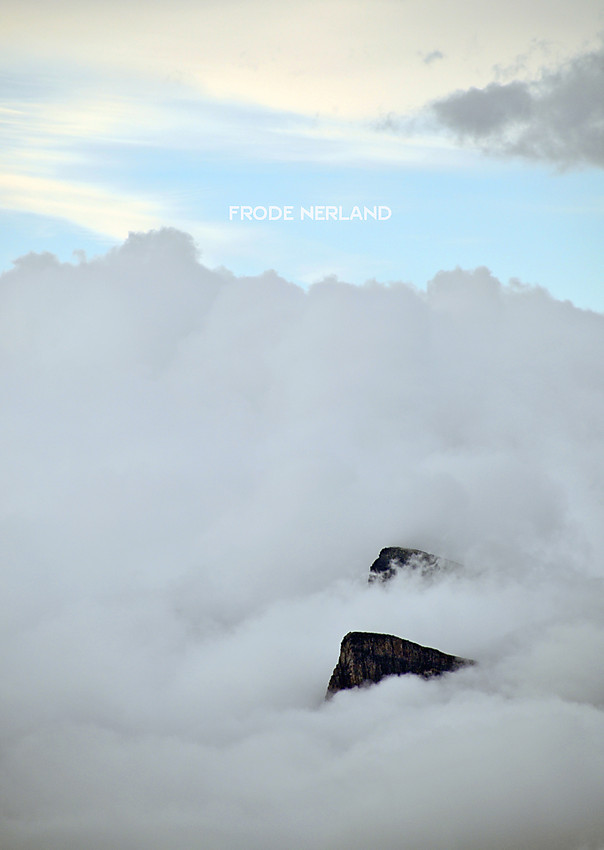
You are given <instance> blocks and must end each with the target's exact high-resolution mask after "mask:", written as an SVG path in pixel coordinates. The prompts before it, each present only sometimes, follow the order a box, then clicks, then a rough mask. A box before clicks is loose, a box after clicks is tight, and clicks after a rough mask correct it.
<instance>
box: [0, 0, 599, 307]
mask: <svg viewBox="0 0 604 850" xmlns="http://www.w3.org/2000/svg"><path fill="white" fill-rule="evenodd" d="M0 14H1V16H2V17H1V22H2V27H1V34H0V44H1V46H2V53H1V55H2V59H1V60H0V104H1V106H0V108H1V109H2V115H1V117H2V125H1V126H2V131H1V132H2V142H1V150H2V158H1V161H0V217H1V225H2V226H1V230H0V232H1V234H2V237H1V239H0V268H1V269H9V268H11V265H12V262H13V260H15V259H16V258H17V257H18V256H20V255H21V254H25V253H27V252H29V251H32V250H33V251H50V252H52V253H55V254H56V255H58V256H59V257H60V258H61V259H63V260H70V259H72V257H73V252H74V251H82V250H83V251H86V252H87V254H88V255H92V256H94V255H97V254H99V253H102V252H103V251H104V250H106V249H107V248H108V247H112V246H115V245H117V244H119V243H120V242H121V241H123V240H124V239H125V238H127V236H128V233H129V232H131V231H132V232H145V231H148V230H150V229H153V228H158V227H166V226H167V227H176V228H178V229H181V230H184V231H185V232H187V233H191V234H192V235H193V236H194V238H195V239H196V241H197V243H198V245H199V247H200V249H201V251H202V255H203V258H204V262H206V264H207V265H208V266H210V267H214V268H215V267H218V266H221V265H224V266H226V267H228V268H230V269H232V270H233V271H234V272H235V273H237V274H260V273H262V272H263V271H265V270H267V269H268V268H273V269H275V270H276V271H277V272H278V273H279V274H282V275H284V276H285V277H287V278H288V279H289V280H292V281H294V282H296V283H299V284H302V285H305V286H308V285H310V284H312V283H314V282H316V281H317V280H321V279H322V278H324V277H325V276H328V275H337V276H338V277H339V278H340V279H343V280H345V281H348V282H351V283H356V284H360V283H364V282H365V281H366V280H370V279H377V280H379V281H383V282H387V281H400V280H403V281H406V282H410V283H412V284H413V285H415V286H419V287H425V285H426V283H427V281H428V280H430V279H431V278H432V277H433V276H434V274H436V272H438V271H439V270H441V269H453V268H455V267H457V266H460V267H461V268H468V269H472V268H477V267H479V266H482V265H485V266H487V267H488V268H490V269H491V270H492V271H493V273H494V274H496V275H497V276H499V277H500V278H501V279H503V280H505V281H507V280H510V279H511V278H518V279H520V280H522V281H523V282H525V283H529V284H532V285H539V286H544V287H546V288H547V289H548V290H549V291H550V292H552V294H554V295H555V297H557V298H561V299H563V300H564V299H569V300H571V301H572V302H573V303H575V304H576V305H577V306H580V307H582V308H586V309H595V310H598V311H602V310H603V309H604V296H603V281H602V274H601V265H602V253H601V246H600V242H601V238H600V234H601V230H602V214H603V211H604V210H603V201H602V198H603V194H604V193H603V183H602V180H603V177H602V162H603V156H602V149H603V144H602V121H603V120H604V119H603V116H602V91H603V83H602V78H603V76H604V71H603V68H602V62H603V60H602V55H603V53H602V51H603V49H604V48H603V42H602V37H603V36H602V34H603V33H604V4H603V3H602V2H598V0H579V1H578V2H573V3H570V2H569V0H557V1H556V2H551V0H547V2H546V0H539V2H533V3H531V4H530V8H527V6H526V4H525V3H520V2H517V0H516V2H507V3H504V2H498V1H497V0H496V1H495V2H490V3H484V2H478V1H477V0H472V2H464V3H463V4H452V3H450V2H445V0H428V2H421V3H420V2H413V0H405V1H404V0H377V2H376V0H371V2H369V0H355V2H347V3H343V2H341V0H328V2H320V3H319V2H315V0H302V2H298V1H297V2H294V3H291V4H288V7H287V11H286V10H285V9H284V8H283V7H282V6H281V4H277V3H275V2H272V0H270V2H266V0H252V2H250V0H246V1H245V2H242V0H228V2H226V3H220V4H218V3H213V2H204V3H199V2H195V3H193V2H189V0H176V2H175V3H171V4H169V5H168V4H166V3H163V2H151V3H149V2H147V3H144V4H142V3H140V2H139V0H126V2H119V3H117V2H99V3H87V2H82V0H64V2H61V3H58V4H57V3H55V4H53V5H52V8H51V7H50V6H49V4H47V3H42V2H37V1H36V0H25V2H18V3H17V2H13V0H5V2H4V3H3V4H2V12H1V13H0ZM519 20H521V21H522V26H519V23H518V22H519ZM485 116H486V118H485ZM485 121H486V123H485ZM243 204H246V205H248V204H251V205H253V206H264V207H267V206H269V205H293V206H294V207H295V209H296V213H297V212H298V210H299V207H300V206H301V205H315V204H317V205H337V206H339V205H343V206H344V214H346V210H347V209H350V208H351V207H353V206H354V205H357V204H360V205H370V206H373V205H379V204H382V205H387V206H389V207H390V209H391V210H392V215H391V218H390V219H389V220H388V222H386V221H382V222H374V221H368V222H367V221H363V222H359V221H352V222H343V221H342V222H340V221H338V222H334V221H327V222H314V221H313V222H310V221H308V220H306V221H304V222H302V221H300V220H299V216H297V215H296V218H295V220H294V221H292V222H284V221H281V222H277V221H274V222H269V221H264V222H259V221H245V222H239V221H236V220H235V221H231V220H229V207H230V206H231V205H243Z"/></svg>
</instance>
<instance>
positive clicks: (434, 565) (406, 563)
mask: <svg viewBox="0 0 604 850" xmlns="http://www.w3.org/2000/svg"><path fill="white" fill-rule="evenodd" d="M459 566H460V565H459V564H457V563H455V561H448V560H447V559H446V558H439V557H438V556H437V555H431V554H430V553H429V552H422V550H421V549H404V548H403V547H402V546H388V547H387V548H386V549H382V551H381V552H380V554H379V557H378V558H376V560H375V561H374V562H373V564H372V565H371V567H370V569H369V581H370V582H373V581H387V580H388V579H390V578H392V576H394V575H396V573H397V572H398V571H399V570H402V569H406V570H417V571H418V572H419V573H420V574H421V575H422V576H431V575H434V574H436V573H439V572H444V571H447V572H448V571H450V570H452V569H455V568H456V567H459Z"/></svg>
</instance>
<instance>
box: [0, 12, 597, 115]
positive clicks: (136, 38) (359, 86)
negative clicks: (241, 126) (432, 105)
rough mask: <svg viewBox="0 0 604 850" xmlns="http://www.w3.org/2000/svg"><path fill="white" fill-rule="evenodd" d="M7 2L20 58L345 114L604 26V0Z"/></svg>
mask: <svg viewBox="0 0 604 850" xmlns="http://www.w3.org/2000/svg"><path fill="white" fill-rule="evenodd" d="M3 6H4V20H3V25H2V32H1V34H0V43H2V42H4V46H5V49H6V50H9V51H10V50H15V49H18V51H19V56H20V58H21V61H23V60H24V59H26V58H27V56H28V55H29V56H31V57H32V58H35V60H36V61H37V62H43V61H48V60H49V59H57V60H59V59H60V60H61V61H62V62H69V61H75V62H77V63H80V64H82V65H85V66H87V67H90V68H94V69H96V70H102V69H105V70H107V71H109V70H111V71H120V70H122V71H124V70H128V71H129V72H136V73H137V74H141V75H143V76H149V77H151V78H156V79H164V80H165V79H171V80H175V81H180V82H183V83H185V84H186V85H190V86H193V87H195V88H197V89H198V90H199V92H200V93H202V94H205V95H209V96H212V97H217V98H227V99H233V100H238V101H243V102H249V103H255V104H258V105H262V106H268V107H271V108H277V109H288V110H290V111H298V112H303V113H306V114H314V113H321V114H326V115H337V116H339V117H342V118H344V117H345V118H352V119H363V118H370V117H374V116H375V115H376V114H381V113H387V112H390V111H398V112H400V111H407V110H412V109H415V108H418V107H420V106H421V105H422V104H424V103H425V102H426V101H427V100H429V99H431V98H434V97H437V96H440V95H443V94H445V93H447V92H450V91H452V90H453V89H455V88H461V87H467V86H470V85H476V86H480V85H485V84H486V83H488V82H489V81H490V80H492V79H493V77H494V74H496V73H498V71H497V69H496V66H497V68H499V73H503V74H504V75H505V72H506V69H507V70H508V71H509V72H510V73H511V72H513V73H514V74H515V75H516V76H521V77H522V76H531V75H534V74H535V73H536V72H537V71H538V70H539V68H540V67H542V66H543V65H547V64H555V63H556V62H558V61H560V60H561V59H564V58H566V57H568V56H570V55H572V54H573V53H575V52H577V51H579V50H583V49H586V48H587V47H589V46H593V44H594V43H595V42H596V41H597V37H598V33H601V32H602V30H603V29H604V16H603V12H604V6H603V4H602V3H600V2H594V0H576V2H574V3H573V4H572V7H571V6H570V5H569V3H568V0H533V2H531V3H526V2H521V0H507V2H484V0H467V2H464V3H461V4H457V3H451V2H450V0H421V2H420V0H415V1H414V2H399V0H396V2H395V0H352V2H342V0H328V2H317V0H305V2H300V3H296V4H283V3H276V2H266V0H257V2H249V0H246V2H244V0H231V1H230V2H227V3H201V4H200V3H198V2H195V3H193V2H189V0H176V2H174V3H172V4H170V6H169V7H167V6H166V5H164V4H159V3H155V4H154V3H148V2H146V3H142V2H138V0H130V2H128V0H126V2H119V3H117V2H103V3H96V4H90V3H87V2H81V1H80V2H64V3H58V4H57V3H54V4H48V3H41V2H39V0H38V2H32V0H30V2H27V0H25V2H19V3H17V2H14V0H9V2H5V3H4V4H3ZM439 54H442V56H439ZM430 56H432V57H433V58H432V61H426V59H427V58H428V57H430Z"/></svg>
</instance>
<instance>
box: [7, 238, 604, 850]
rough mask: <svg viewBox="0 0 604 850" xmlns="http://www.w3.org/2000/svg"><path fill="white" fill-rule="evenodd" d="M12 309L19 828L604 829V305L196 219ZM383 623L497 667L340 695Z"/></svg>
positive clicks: (307, 831)
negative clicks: (387, 276)
mask: <svg viewBox="0 0 604 850" xmlns="http://www.w3.org/2000/svg"><path fill="white" fill-rule="evenodd" d="M267 264H270V258H267ZM0 325H1V327H0V331H1V332H0V348H1V364H2V367H1V376H2V378H1V384H0V386H1V390H0V392H1V404H2V411H3V416H2V417H1V420H0V421H1V425H0V427H1V429H2V432H1V445H2V449H3V451H2V456H1V464H2V466H1V471H2V478H3V481H4V487H3V490H2V497H1V498H2V500H1V514H0V516H1V522H2V534H1V544H0V545H1V547H2V564H3V567H2V598H3V599H4V608H5V616H4V618H3V626H2V628H3V632H4V634H3V638H4V640H3V645H4V647H5V650H4V652H3V656H2V659H3V660H2V683H3V687H2V700H1V713H2V750H3V758H2V760H1V762H0V782H1V788H0V796H1V798H2V800H3V803H2V807H3V819H2V826H1V827H0V843H1V845H2V847H3V848H6V850H82V848H84V847H85V848H86V849H87V850H108V848H112V849H113V848H128V850H168V848H170V850H172V848H176V850H199V848H204V850H206V848H207V850H236V848H246V850H256V848H257V850H273V848H274V850H283V848H288V849H289V848H300V850H306V848H308V850H310V849H311V848H313V850H316V848H320V849H322V848H358V850H366V848H368V847H375V848H379V850H390V848H392V850H395V849H396V850H402V848H404V850H517V849H518V848H523V850H601V848H604V814H603V812H602V806H601V801H602V792H603V789H604V714H603V708H604V679H603V677H602V657H603V654H604V625H603V623H604V619H603V614H604V586H603V572H604V566H603V564H604V562H603V553H604V525H603V523H602V521H601V513H602V503H603V497H604V492H603V490H604V486H603V482H604V456H603V449H602V423H603V422H604V395H603V387H604V316H602V315H600V314H596V313H590V312H587V311H581V310H578V309H576V308H575V307H573V305H572V304H571V303H570V302H564V303H563V302H560V301H556V300H554V299H553V298H552V297H551V296H550V295H549V294H548V293H547V291H546V290H544V289H540V288H534V287H528V286H525V285H523V284H522V283H520V282H518V281H511V282H509V283H508V284H506V285H504V284H503V283H502V282H500V281H498V280H496V279H495V278H494V277H493V276H492V275H491V274H490V272H489V271H488V269H486V268H479V269H476V270H471V271H464V270H460V269H456V270H453V271H441V272H438V273H437V274H436V275H435V277H434V279H433V280H431V281H430V282H429V283H428V284H427V287H426V289H425V290H418V289H415V288H414V287H412V286H411V285H407V284H404V283H391V284H389V285H382V284H378V283H375V282H369V283H367V284H366V285H365V286H362V287H355V286H351V285H349V284H347V283H345V282H341V281H337V280H335V279H328V280H325V281H323V282H321V283H318V284H316V285H314V286H312V287H310V289H309V290H308V291H304V290H303V289H301V288H299V287H297V286H295V285H293V284H292V283H289V282H288V281H286V280H285V279H283V278H281V277H280V276H279V275H278V274H277V273H276V272H272V271H267V272H265V273H264V274H263V275H262V276H260V277H256V278H237V277H235V276H234V275H233V274H231V273H230V272H229V271H227V270H225V269H216V270H210V269H208V268H205V267H204V266H203V264H202V262H201V261H200V259H199V257H198V256H197V253H196V249H195V246H194V244H193V242H192V240H191V239H190V237H188V236H187V235H185V234H183V233H180V232H177V231H174V230H164V231H160V232H152V233H149V234H134V235H131V236H130V237H129V239H128V240H127V241H126V242H125V243H124V244H123V245H122V246H120V247H119V248H116V249H114V250H112V251H110V252H109V253H108V254H107V255H105V256H103V257H99V258H95V259H92V260H90V261H87V260H86V258H85V257H83V256H82V257H80V258H79V262H76V263H75V264H73V265H72V264H61V263H59V262H58V260H57V259H56V258H54V257H53V256H52V255H48V254H44V255H28V256H26V257H22V258H21V259H20V260H19V261H18V262H17V263H16V264H15V267H14V269H13V270H12V271H10V272H7V273H5V274H4V275H3V276H2V278H1V279H0ZM391 545H401V546H412V547H417V548H422V549H425V550H427V551H430V552H434V553H436V554H438V555H441V556H443V557H445V558H450V559H452V560H455V561H458V562H460V563H461V564H463V568H462V569H461V570H460V571H458V572H456V573H452V574H448V575H443V576H441V577H438V578H436V579H434V580H431V581H425V580H424V581H422V580H421V578H420V577H418V576H413V575H411V576H405V575H401V576H398V577H397V578H395V579H394V580H392V581H391V582H389V583H387V584H384V585H379V584H372V585H368V583H367V577H368V570H369V567H370V565H371V563H372V561H373V560H374V559H375V558H376V557H377V555H378V552H379V550H380V549H381V548H382V547H384V546H391ZM351 630H367V631H379V632H389V633H392V634H395V635H398V636H400V637H403V638H406V639H409V640H413V641H416V642H418V643H422V644H425V645H427V646H433V647H436V648H438V649H440V650H442V651H444V652H447V653H451V654H455V655H461V656H465V657H469V658H473V659H475V660H476V661H477V662H478V663H477V665H476V666H475V667H472V668H467V669H464V670H461V671H459V672H457V673H454V674H451V675H448V676H444V677H442V678H440V679H433V680H429V681H424V680H420V679H418V678H416V677H412V676H404V677H395V678H390V679H387V680H385V681H383V682H382V683H380V684H379V685H377V686H374V687H371V688H368V689H362V690H355V691H350V692H344V693H340V694H337V695H336V696H335V698H334V699H332V700H330V701H329V702H325V701H324V696H325V690H326V687H327V683H328V681H329V677H330V675H331V672H332V669H333V667H334V665H335V663H336V661H337V657H338V652H339V644H340V641H341V639H342V637H343V636H344V635H345V634H346V632H348V631H351Z"/></svg>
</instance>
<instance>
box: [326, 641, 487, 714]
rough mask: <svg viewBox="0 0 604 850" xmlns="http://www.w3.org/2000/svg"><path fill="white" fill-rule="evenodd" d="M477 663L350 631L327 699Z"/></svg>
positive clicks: (428, 676)
mask: <svg viewBox="0 0 604 850" xmlns="http://www.w3.org/2000/svg"><path fill="white" fill-rule="evenodd" d="M469 664H475V662H474V661H472V660H470V659H469V658H458V657H457V656H455V655H447V654H446V653H445V652H440V650H438V649H431V648H430V647H427V646H420V645H419V644H418V643H412V642H411V641H410V640H403V638H399V637H395V636H394V635H382V634H375V633H373V632H349V633H348V634H347V635H346V637H345V638H344V640H343V641H342V645H341V647H340V658H339V660H338V663H337V664H336V667H335V669H334V671H333V674H332V676H331V679H330V681H329V686H328V688H327V695H326V696H327V698H329V697H331V696H333V694H335V693H337V692H338V691H341V690H346V689H347V688H356V687H359V686H360V685H370V684H372V683H376V682H380V681H381V680H382V679H384V678H385V677H386V676H401V675H404V674H406V673H412V674H414V675H416V676H423V677H424V678H426V679H427V678H430V677H431V676H440V675H442V674H443V673H451V672H453V671H454V670H458V669H459V668H460V667H465V666H467V665H469Z"/></svg>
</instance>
